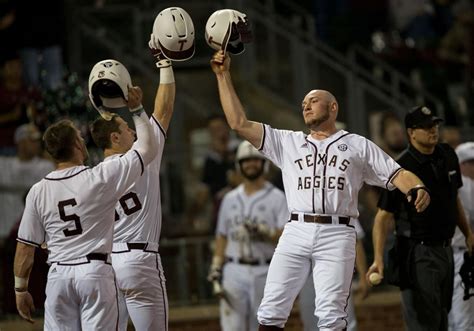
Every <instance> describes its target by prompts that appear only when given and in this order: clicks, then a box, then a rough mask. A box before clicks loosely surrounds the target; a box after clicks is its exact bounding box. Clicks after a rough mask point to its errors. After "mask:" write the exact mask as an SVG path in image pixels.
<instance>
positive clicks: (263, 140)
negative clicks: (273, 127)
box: [258, 123, 266, 151]
mask: <svg viewBox="0 0 474 331" xmlns="http://www.w3.org/2000/svg"><path fill="white" fill-rule="evenodd" d="M262 127H263V134H262V143H261V144H260V147H259V148H258V150H259V151H261V150H262V149H263V145H264V144H265V135H266V131H265V124H263V123H262Z"/></svg>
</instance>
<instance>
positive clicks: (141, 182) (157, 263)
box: [91, 45, 176, 331]
mask: <svg viewBox="0 0 474 331" xmlns="http://www.w3.org/2000/svg"><path fill="white" fill-rule="evenodd" d="M150 46H151V47H152V48H153V53H154V54H155V56H156V58H155V59H156V61H157V66H158V67H159V69H160V84H159V86H158V89H157V92H156V97H155V108H154V111H153V114H152V116H151V118H150V123H151V126H152V127H153V135H152V137H153V139H155V141H156V143H157V153H158V155H157V156H156V157H155V159H154V160H153V161H152V162H151V163H150V164H149V165H148V166H147V167H145V170H144V172H143V175H142V176H140V177H139V178H137V180H136V181H135V182H134V183H133V184H132V185H131V186H130V187H129V188H128V189H127V191H126V192H125V193H124V194H123V195H122V196H121V197H120V199H119V201H118V203H117V206H116V207H115V227H114V244H113V250H112V265H113V267H114V270H115V273H116V278H117V285H118V287H119V290H120V291H119V299H120V300H119V307H120V321H119V330H127V324H128V317H129V316H130V318H131V319H132V323H133V325H134V326H135V329H137V330H163V331H166V330H168V299H167V294H166V281H165V276H164V273H163V267H162V264H161V258H160V255H159V253H158V246H159V243H158V242H159V239H160V232H161V197H160V165H161V158H162V154H163V148H164V144H165V139H166V131H167V130H168V127H169V124H170V121H171V116H172V114H173V109H174V100H175V94H176V85H175V81H174V73H173V67H172V63H171V61H169V60H167V59H165V58H163V57H162V56H161V55H159V54H158V53H160V52H161V51H160V50H159V49H158V48H157V47H156V45H150ZM153 46H154V47H153ZM91 133H92V138H93V139H94V142H95V143H96V145H97V146H98V147H100V148H101V149H102V150H103V151H104V156H105V162H110V161H113V160H116V159H119V158H121V157H122V155H123V154H124V153H126V152H127V151H129V150H130V149H133V148H134V136H135V132H134V131H133V130H131V129H129V128H128V126H127V124H126V122H125V121H124V120H123V119H122V118H121V117H119V116H117V115H115V116H113V118H112V119H111V120H110V121H107V120H105V119H103V118H98V119H97V120H96V121H94V123H92V125H91ZM135 144H136V142H135Z"/></svg>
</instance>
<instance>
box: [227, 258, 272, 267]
mask: <svg viewBox="0 0 474 331" xmlns="http://www.w3.org/2000/svg"><path fill="white" fill-rule="evenodd" d="M271 260H272V259H271V258H270V259H268V260H265V261H261V260H258V259H244V258H238V259H236V258H232V257H226V261H227V262H233V263H238V264H247V265H265V264H270V262H271Z"/></svg>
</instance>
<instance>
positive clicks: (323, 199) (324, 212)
mask: <svg viewBox="0 0 474 331" xmlns="http://www.w3.org/2000/svg"><path fill="white" fill-rule="evenodd" d="M349 134H350V133H349V132H348V133H346V134H343V135H342V136H340V137H339V138H337V139H336V140H334V141H332V142H330V143H329V145H328V146H327V147H326V162H325V164H324V168H323V178H324V179H323V180H324V185H323V188H322V189H321V195H322V197H321V200H322V205H323V214H326V194H325V193H326V189H325V187H326V169H327V163H328V159H329V156H328V151H329V147H331V145H332V144H334V143H335V142H336V141H338V140H340V139H341V138H344V137H345V136H347V135H349ZM315 163H316V161H315Z"/></svg>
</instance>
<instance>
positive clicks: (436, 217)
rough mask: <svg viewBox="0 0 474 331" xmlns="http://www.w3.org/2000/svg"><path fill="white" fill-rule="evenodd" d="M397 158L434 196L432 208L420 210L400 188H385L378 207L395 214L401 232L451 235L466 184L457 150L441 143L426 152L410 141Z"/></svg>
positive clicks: (427, 237) (419, 237)
mask: <svg viewBox="0 0 474 331" xmlns="http://www.w3.org/2000/svg"><path fill="white" fill-rule="evenodd" d="M397 162H398V163H399V164H400V165H401V166H402V167H403V168H404V169H406V170H409V171H411V172H413V173H414V174H415V175H417V176H418V177H419V178H420V179H421V180H422V181H423V183H424V184H425V186H426V187H427V188H428V190H429V192H430V198H431V203H430V205H429V206H428V208H426V209H425V210H424V211H423V212H421V213H417V212H416V209H415V207H414V206H413V204H410V203H408V202H407V200H406V197H405V195H404V194H403V193H402V192H400V191H399V190H394V191H387V190H384V191H383V192H382V194H381V196H380V199H379V202H378V207H379V208H381V209H383V210H386V211H388V212H390V213H393V214H394V216H395V219H396V223H395V224H396V232H397V235H398V236H404V237H410V238H412V239H416V240H433V241H441V240H447V239H451V238H452V237H453V235H454V230H455V228H456V224H457V218H458V208H457V195H458V188H460V187H461V186H462V179H461V172H460V169H459V162H458V158H457V156H456V153H455V152H454V150H453V149H452V148H451V147H450V146H449V145H447V144H437V145H436V146H435V150H434V152H433V154H431V155H425V154H422V153H420V152H419V151H418V150H417V149H415V148H414V147H413V146H411V145H409V147H408V148H407V149H406V150H405V151H404V152H403V153H402V154H401V155H400V157H399V159H398V160H397Z"/></svg>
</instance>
